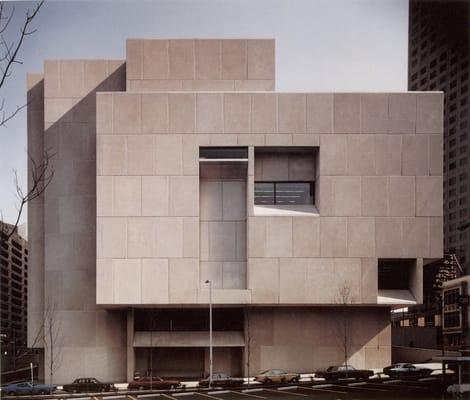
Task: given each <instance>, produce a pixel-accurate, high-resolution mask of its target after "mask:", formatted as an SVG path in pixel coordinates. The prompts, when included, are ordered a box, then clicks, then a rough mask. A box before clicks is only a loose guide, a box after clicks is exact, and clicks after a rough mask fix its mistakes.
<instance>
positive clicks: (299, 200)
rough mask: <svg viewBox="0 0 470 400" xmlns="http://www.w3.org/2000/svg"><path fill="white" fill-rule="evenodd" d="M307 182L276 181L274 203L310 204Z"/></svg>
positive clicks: (308, 184)
mask: <svg viewBox="0 0 470 400" xmlns="http://www.w3.org/2000/svg"><path fill="white" fill-rule="evenodd" d="M310 186H311V184H310V183H308V182H299V183H295V182H285V183H276V204H312V203H313V201H312V198H311V193H310Z"/></svg>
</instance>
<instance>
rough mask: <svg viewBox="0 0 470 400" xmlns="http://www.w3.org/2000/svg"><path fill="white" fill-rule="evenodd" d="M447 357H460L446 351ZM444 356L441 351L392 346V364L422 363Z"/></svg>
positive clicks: (456, 353)
mask: <svg viewBox="0 0 470 400" xmlns="http://www.w3.org/2000/svg"><path fill="white" fill-rule="evenodd" d="M445 354H446V355H458V354H459V353H458V352H455V351H446V352H445ZM440 355H442V350H439V349H423V348H419V347H404V346H392V362H393V363H397V362H409V363H422V362H427V361H430V360H431V359H432V358H433V357H435V356H440Z"/></svg>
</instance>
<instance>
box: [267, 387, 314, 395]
mask: <svg viewBox="0 0 470 400" xmlns="http://www.w3.org/2000/svg"><path fill="white" fill-rule="evenodd" d="M264 391H265V392H273V393H276V394H279V390H274V389H264ZM289 394H291V395H293V396H302V397H308V396H307V395H306V394H299V393H289Z"/></svg>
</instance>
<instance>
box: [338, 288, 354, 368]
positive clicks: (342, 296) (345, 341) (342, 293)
mask: <svg viewBox="0 0 470 400" xmlns="http://www.w3.org/2000/svg"><path fill="white" fill-rule="evenodd" d="M353 302H354V298H353V297H352V295H351V284H350V283H349V282H347V281H345V282H343V284H342V285H341V286H340V287H339V288H338V293H337V296H336V304H338V305H339V306H340V307H341V308H340V310H339V311H340V312H339V315H338V316H337V318H336V321H337V328H338V329H337V338H338V344H339V347H340V349H341V352H342V355H343V361H344V365H345V366H347V365H348V361H349V357H350V356H351V354H350V353H351V347H352V318H351V315H350V310H349V309H348V307H347V306H348V305H349V304H352V303H353ZM347 374H348V370H346V377H347Z"/></svg>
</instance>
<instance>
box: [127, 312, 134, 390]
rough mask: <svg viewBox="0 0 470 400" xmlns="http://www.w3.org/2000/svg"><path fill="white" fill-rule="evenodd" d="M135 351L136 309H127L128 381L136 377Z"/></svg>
mask: <svg viewBox="0 0 470 400" xmlns="http://www.w3.org/2000/svg"><path fill="white" fill-rule="evenodd" d="M134 371H135V352H134V309H133V308H131V309H130V310H128V311H127V381H128V382H130V381H132V380H133V379H134Z"/></svg>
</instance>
